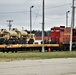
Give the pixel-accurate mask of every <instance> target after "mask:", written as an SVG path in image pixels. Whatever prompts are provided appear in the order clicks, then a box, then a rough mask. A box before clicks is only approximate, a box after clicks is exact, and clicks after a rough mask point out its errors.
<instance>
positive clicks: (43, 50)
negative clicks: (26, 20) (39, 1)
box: [42, 0, 44, 52]
mask: <svg viewBox="0 0 76 75" xmlns="http://www.w3.org/2000/svg"><path fill="white" fill-rule="evenodd" d="M42 52H44V0H43V12H42Z"/></svg>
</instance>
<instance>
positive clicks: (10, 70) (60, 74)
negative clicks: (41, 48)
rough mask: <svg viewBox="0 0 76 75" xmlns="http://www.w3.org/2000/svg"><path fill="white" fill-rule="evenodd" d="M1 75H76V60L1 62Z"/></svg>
mask: <svg viewBox="0 0 76 75" xmlns="http://www.w3.org/2000/svg"><path fill="white" fill-rule="evenodd" d="M0 75H76V58H63V59H62V58H60V59H44V60H21V61H11V62H0Z"/></svg>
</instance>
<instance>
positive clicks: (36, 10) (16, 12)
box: [0, 3, 71, 14]
mask: <svg viewBox="0 0 76 75" xmlns="http://www.w3.org/2000/svg"><path fill="white" fill-rule="evenodd" d="M66 5H70V6H71V3H68V4H63V5H58V6H53V7H48V8H45V9H52V8H58V7H62V6H66ZM39 10H42V9H38V10H33V11H39ZM25 12H30V11H16V12H0V14H9V13H10V14H12V13H25Z"/></svg>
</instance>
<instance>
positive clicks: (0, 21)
mask: <svg viewBox="0 0 76 75" xmlns="http://www.w3.org/2000/svg"><path fill="white" fill-rule="evenodd" d="M42 1H43V0H0V29H1V28H6V29H8V22H7V21H6V20H13V22H12V23H11V24H12V28H18V29H22V27H24V29H27V30H30V7H31V6H32V5H33V6H34V7H33V8H32V29H33V30H42ZM71 6H72V0H45V30H50V28H51V27H54V26H61V25H66V12H67V11H70V13H69V14H68V16H69V18H68V21H69V26H70V24H71V22H70V21H71V11H72V8H71Z"/></svg>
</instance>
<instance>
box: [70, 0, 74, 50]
mask: <svg viewBox="0 0 76 75" xmlns="http://www.w3.org/2000/svg"><path fill="white" fill-rule="evenodd" d="M74 16H75V6H74V0H73V2H72V18H71V33H70V51H72V35H73V34H72V33H73V27H74Z"/></svg>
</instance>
